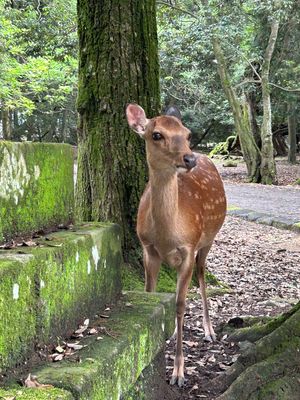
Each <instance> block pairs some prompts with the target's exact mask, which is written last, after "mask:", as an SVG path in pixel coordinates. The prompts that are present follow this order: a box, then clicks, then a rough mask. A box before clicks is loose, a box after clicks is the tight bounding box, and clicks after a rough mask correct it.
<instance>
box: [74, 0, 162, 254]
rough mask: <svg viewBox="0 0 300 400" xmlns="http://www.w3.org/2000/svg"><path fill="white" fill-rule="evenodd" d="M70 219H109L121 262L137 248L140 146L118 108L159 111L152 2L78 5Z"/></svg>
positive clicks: (86, 0)
mask: <svg viewBox="0 0 300 400" xmlns="http://www.w3.org/2000/svg"><path fill="white" fill-rule="evenodd" d="M78 32H79V58H80V62H79V92H78V99H77V108H78V111H79V114H80V118H79V128H78V178H77V192H76V193H77V194H76V216H77V220H81V221H83V220H87V221H114V222H117V223H119V224H120V225H121V227H122V229H123V243H124V256H125V258H126V259H128V253H131V252H132V251H133V250H135V249H136V246H137V239H136V236H135V222H136V212H137V208H138V203H139V199H140V196H141V193H142V191H143V189H144V186H145V181H146V159H145V150H144V143H143V142H142V140H141V139H140V138H139V137H138V136H137V135H136V134H134V133H133V132H131V131H130V130H129V129H128V126H127V122H126V119H125V106H126V104H127V103H129V102H135V103H138V104H140V105H141V106H142V107H143V108H144V109H145V110H146V112H147V115H148V117H152V116H154V115H156V114H157V113H158V112H159V108H160V96H159V64H158V53H157V32H156V5H155V0H124V1H121V2H118V1H114V0H107V1H104V0H78Z"/></svg>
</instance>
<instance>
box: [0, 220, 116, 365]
mask: <svg viewBox="0 0 300 400" xmlns="http://www.w3.org/2000/svg"><path fill="white" fill-rule="evenodd" d="M120 235H121V231H120V229H119V227H118V226H117V225H112V224H100V223H98V224H86V225H84V226H81V227H78V228H76V227H75V228H74V231H73V232H70V231H62V232H57V233H54V234H52V235H49V236H48V240H47V241H44V242H43V241H42V240H40V239H39V240H37V242H38V243H39V246H37V247H35V248H28V247H22V248H17V249H16V250H10V251H5V250H2V251H0V315H1V319H0V370H5V369H7V368H10V367H13V366H14V365H16V364H17V363H19V362H22V360H24V359H25V358H26V357H27V356H28V355H30V353H31V352H32V351H33V350H34V347H35V345H36V344H37V343H39V344H43V343H47V342H51V341H52V342H53V341H54V342H55V341H57V336H59V335H65V334H66V332H68V331H70V330H71V331H72V330H74V328H76V327H77V324H78V323H79V322H82V320H83V319H86V318H90V317H92V316H93V315H94V314H95V313H96V312H99V311H101V310H102V309H103V307H104V306H105V304H106V303H108V302H110V301H112V300H114V299H115V298H116V297H117V296H118V295H119V294H120V292H121V276H120V264H121V246H120ZM20 253H21V254H20Z"/></svg>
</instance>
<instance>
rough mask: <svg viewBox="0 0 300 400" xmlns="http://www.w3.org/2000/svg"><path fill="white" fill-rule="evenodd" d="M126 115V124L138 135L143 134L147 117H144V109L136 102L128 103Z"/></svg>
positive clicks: (147, 120)
mask: <svg viewBox="0 0 300 400" xmlns="http://www.w3.org/2000/svg"><path fill="white" fill-rule="evenodd" d="M126 117H127V122H128V125H129V126H130V128H131V129H133V130H134V131H135V132H136V133H138V134H139V135H140V136H143V135H144V133H145V130H146V126H147V124H148V122H149V119H147V118H146V114H145V111H144V110H143V109H142V107H140V106H139V105H137V104H128V106H127V107H126Z"/></svg>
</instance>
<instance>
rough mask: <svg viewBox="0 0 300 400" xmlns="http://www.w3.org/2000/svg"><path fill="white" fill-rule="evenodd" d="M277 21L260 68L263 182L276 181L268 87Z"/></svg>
mask: <svg viewBox="0 0 300 400" xmlns="http://www.w3.org/2000/svg"><path fill="white" fill-rule="evenodd" d="M278 29H279V22H278V21H276V20H273V21H272V23H271V33H270V37H269V41H268V45H267V48H266V51H265V54H264V59H263V63H262V69H261V90H262V101H263V122H262V127H261V141H262V146H261V166H260V172H261V181H262V183H264V184H275V183H277V176H276V165H275V160H274V148H273V141H272V110H271V97H270V87H269V75H270V63H271V59H272V55H273V52H274V48H275V44H276V40H277V35H278Z"/></svg>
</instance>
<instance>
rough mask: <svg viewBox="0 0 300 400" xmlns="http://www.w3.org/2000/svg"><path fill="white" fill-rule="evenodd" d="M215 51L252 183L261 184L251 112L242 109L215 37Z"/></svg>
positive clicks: (245, 108)
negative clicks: (252, 131) (251, 124)
mask: <svg viewBox="0 0 300 400" xmlns="http://www.w3.org/2000/svg"><path fill="white" fill-rule="evenodd" d="M213 49H214V54H215V57H216V59H217V62H218V63H217V68H218V72H219V76H220V79H221V84H222V87H223V90H224V93H225V95H226V97H227V100H228V102H229V105H230V107H231V109H232V113H233V118H234V125H235V129H236V132H237V134H238V137H239V139H240V145H241V150H242V153H243V157H244V160H245V163H246V166H247V171H248V178H249V181H250V182H260V160H261V158H260V151H259V149H258V147H257V144H256V143H255V140H254V137H253V135H252V133H251V126H250V121H249V112H248V107H247V105H246V104H244V105H243V107H241V104H240V101H239V99H238V97H237V94H236V93H235V90H234V88H233V86H232V85H231V83H230V78H229V74H228V71H227V65H226V61H225V57H224V53H223V50H222V48H221V46H220V41H219V39H218V38H217V37H216V36H214V37H213Z"/></svg>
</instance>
